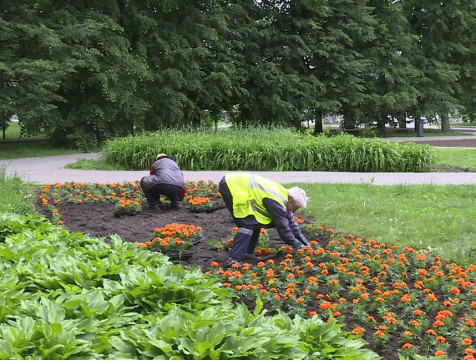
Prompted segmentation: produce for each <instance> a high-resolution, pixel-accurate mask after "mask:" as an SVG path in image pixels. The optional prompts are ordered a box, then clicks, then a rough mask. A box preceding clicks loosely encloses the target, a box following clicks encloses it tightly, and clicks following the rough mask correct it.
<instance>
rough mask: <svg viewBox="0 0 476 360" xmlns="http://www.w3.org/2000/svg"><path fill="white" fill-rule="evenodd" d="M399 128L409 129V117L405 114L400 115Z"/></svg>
mask: <svg viewBox="0 0 476 360" xmlns="http://www.w3.org/2000/svg"><path fill="white" fill-rule="evenodd" d="M398 127H399V128H400V129H406V128H407V117H406V114H405V113H401V114H400V115H398Z"/></svg>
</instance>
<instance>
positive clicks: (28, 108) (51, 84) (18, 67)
mask: <svg viewBox="0 0 476 360" xmlns="http://www.w3.org/2000/svg"><path fill="white" fill-rule="evenodd" d="M38 8H41V4H38V2H37V1H23V2H13V1H3V2H2V3H1V4H0V16H1V18H0V44H1V46H2V51H0V89H1V91H0V117H1V120H0V122H1V124H2V128H3V130H5V129H6V121H7V120H8V119H9V118H10V116H11V115H13V114H14V113H16V114H18V115H19V118H20V125H21V127H22V131H24V132H25V133H26V134H34V133H37V132H39V131H41V130H43V129H44V128H43V126H42V123H43V122H44V121H46V120H47V119H51V118H55V117H56V114H57V105H56V104H58V103H62V102H64V101H65V99H64V98H63V97H61V96H60V95H59V94H58V89H59V87H60V86H61V83H62V81H63V80H64V78H65V77H66V76H67V74H68V73H69V72H70V71H71V70H72V68H71V66H69V65H68V64H66V65H63V64H61V63H60V62H59V61H58V60H57V59H56V58H54V57H53V56H52V48H53V47H61V40H60V39H59V37H58V36H57V34H56V33H55V32H54V31H52V29H50V28H48V27H47V26H45V25H44V24H42V23H41V22H40V21H39V19H38V15H39V11H38Z"/></svg>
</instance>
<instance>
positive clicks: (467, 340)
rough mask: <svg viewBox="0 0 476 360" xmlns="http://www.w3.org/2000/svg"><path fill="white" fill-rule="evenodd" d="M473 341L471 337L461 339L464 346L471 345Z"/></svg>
mask: <svg viewBox="0 0 476 360" xmlns="http://www.w3.org/2000/svg"><path fill="white" fill-rule="evenodd" d="M472 343H473V340H471V339H470V338H464V339H463V340H461V345H463V346H468V345H471V344H472Z"/></svg>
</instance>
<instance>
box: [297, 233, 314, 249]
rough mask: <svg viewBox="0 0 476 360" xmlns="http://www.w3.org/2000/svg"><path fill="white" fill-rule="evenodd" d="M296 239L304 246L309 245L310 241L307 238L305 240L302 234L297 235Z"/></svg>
mask: <svg viewBox="0 0 476 360" xmlns="http://www.w3.org/2000/svg"><path fill="white" fill-rule="evenodd" d="M297 239H298V240H299V241H300V242H302V243H303V244H304V245H306V246H307V245H311V243H310V242H309V240H307V239H306V237H305V236H304V235H303V234H301V235H299V236H298V237H297Z"/></svg>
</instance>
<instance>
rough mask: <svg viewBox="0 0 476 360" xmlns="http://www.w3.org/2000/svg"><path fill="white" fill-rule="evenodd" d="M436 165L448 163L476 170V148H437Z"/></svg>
mask: <svg viewBox="0 0 476 360" xmlns="http://www.w3.org/2000/svg"><path fill="white" fill-rule="evenodd" d="M435 165H448V166H453V167H459V168H463V169H470V170H471V171H476V149H475V148H462V147H461V148H457V147H453V148H436V161H435Z"/></svg>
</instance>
